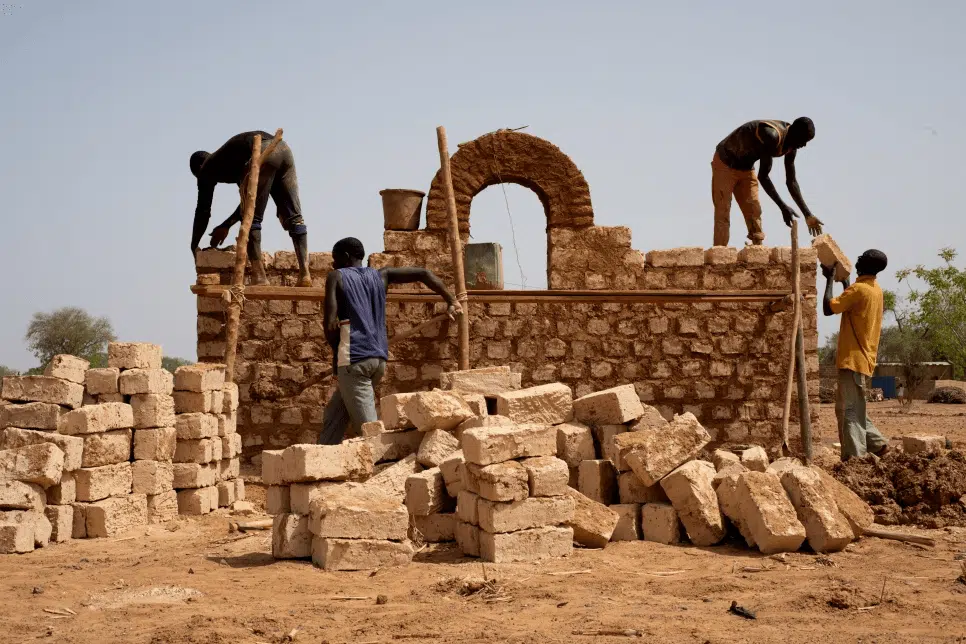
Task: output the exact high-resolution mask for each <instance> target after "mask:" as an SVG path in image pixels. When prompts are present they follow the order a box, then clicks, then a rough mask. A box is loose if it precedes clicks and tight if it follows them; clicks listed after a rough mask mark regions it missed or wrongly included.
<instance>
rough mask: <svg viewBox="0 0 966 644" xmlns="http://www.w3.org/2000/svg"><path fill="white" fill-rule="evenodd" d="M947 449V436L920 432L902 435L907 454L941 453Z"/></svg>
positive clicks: (904, 449) (903, 447) (903, 446)
mask: <svg viewBox="0 0 966 644" xmlns="http://www.w3.org/2000/svg"><path fill="white" fill-rule="evenodd" d="M945 449H946V437H945V436H927V435H925V434H919V435H916V436H903V437H902V450H903V451H904V452H906V453H907V454H941V453H942V452H943V451H944V450H945Z"/></svg>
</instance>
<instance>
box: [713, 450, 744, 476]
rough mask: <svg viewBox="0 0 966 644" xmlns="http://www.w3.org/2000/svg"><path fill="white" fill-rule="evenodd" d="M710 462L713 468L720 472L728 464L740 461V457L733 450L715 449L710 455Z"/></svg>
mask: <svg viewBox="0 0 966 644" xmlns="http://www.w3.org/2000/svg"><path fill="white" fill-rule="evenodd" d="M711 462H712V463H714V469H715V470H716V471H718V472H720V471H721V470H723V469H724V468H726V467H728V466H729V465H733V464H735V463H740V462H741V457H740V456H738V455H737V454H735V453H734V452H729V451H728V450H724V449H716V450H714V453H713V454H712V455H711Z"/></svg>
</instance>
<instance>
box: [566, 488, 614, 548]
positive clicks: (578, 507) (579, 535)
mask: <svg viewBox="0 0 966 644" xmlns="http://www.w3.org/2000/svg"><path fill="white" fill-rule="evenodd" d="M567 495H568V496H570V497H571V498H572V499H573V500H574V503H575V506H574V518H573V520H572V521H571V522H570V523H569V524H568V525H569V526H570V527H571V528H573V531H574V541H576V542H577V543H579V544H580V545H582V546H586V547H588V548H603V547H604V546H606V545H607V542H608V541H610V538H611V536H612V535H613V534H614V530H615V529H616V528H617V522H618V521H619V520H620V516H618V514H617V513H616V512H614V511H613V510H611V509H610V508H608V507H607V506H606V505H603V504H600V503H597V502H596V501H593V500H592V499H589V498H587V497H586V496H584V495H583V494H581V493H580V492H578V491H577V490H574V489H572V488H567Z"/></svg>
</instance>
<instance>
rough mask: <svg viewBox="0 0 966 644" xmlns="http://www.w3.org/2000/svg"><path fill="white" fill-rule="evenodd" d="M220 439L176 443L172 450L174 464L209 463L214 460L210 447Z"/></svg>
mask: <svg viewBox="0 0 966 644" xmlns="http://www.w3.org/2000/svg"><path fill="white" fill-rule="evenodd" d="M215 440H217V441H218V442H219V444H220V443H221V440H220V439H217V438H215V439H211V438H201V439H198V440H188V441H178V446H177V447H176V448H175V450H174V459H173V460H174V462H175V463H210V462H212V461H213V460H215V459H214V455H213V452H212V446H213V445H214V441H215Z"/></svg>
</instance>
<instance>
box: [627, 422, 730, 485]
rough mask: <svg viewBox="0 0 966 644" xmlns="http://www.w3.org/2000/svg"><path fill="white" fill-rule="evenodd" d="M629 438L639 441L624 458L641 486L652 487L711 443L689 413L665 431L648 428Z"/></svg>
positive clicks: (699, 424)
mask: <svg viewBox="0 0 966 644" xmlns="http://www.w3.org/2000/svg"><path fill="white" fill-rule="evenodd" d="M629 435H630V436H635V437H639V438H638V439H637V440H638V442H637V443H636V447H635V449H633V450H631V451H628V453H627V454H626V455H625V456H624V459H625V460H626V461H627V464H628V465H629V466H630V468H631V470H633V472H634V473H635V474H637V476H638V478H640V479H641V482H642V483H644V485H654V484H655V483H657V482H658V481H660V480H661V479H662V478H664V477H665V476H667V475H668V474H670V473H671V471H672V470H674V469H675V468H676V467H678V466H679V465H681V464H682V463H684V462H686V461H687V460H688V459H691V458H693V457H694V456H695V455H697V453H698V452H700V451H701V450H702V449H703V448H704V446H705V445H707V444H708V443H709V442H711V436H710V435H709V434H708V432H707V431H705V429H704V427H702V426H701V423H699V422H698V419H697V418H695V417H694V414H692V413H690V412H685V413H684V414H681V415H679V416H675V417H674V420H672V421H671V422H670V423H669V424H668V426H667V427H666V428H663V429H654V428H647V429H643V430H641V431H639V432H630V433H629Z"/></svg>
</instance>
